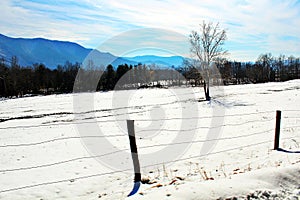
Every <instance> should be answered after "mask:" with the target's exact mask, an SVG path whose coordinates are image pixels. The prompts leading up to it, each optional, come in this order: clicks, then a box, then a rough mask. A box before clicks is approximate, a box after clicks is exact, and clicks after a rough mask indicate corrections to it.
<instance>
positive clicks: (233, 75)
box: [0, 53, 300, 97]
mask: <svg viewBox="0 0 300 200" xmlns="http://www.w3.org/2000/svg"><path fill="white" fill-rule="evenodd" d="M216 66H217V68H218V70H219V72H220V74H221V78H222V80H223V82H224V84H225V85H226V84H245V83H263V82H270V81H287V80H291V79H297V78H300V73H299V68H300V58H296V57H294V56H289V57H286V56H284V55H280V56H279V57H274V56H272V55H271V54H269V53H268V54H262V55H260V56H259V57H258V59H257V61H256V62H235V61H228V60H225V59H220V60H218V61H217V62H216ZM80 67H81V65H80V64H79V63H74V64H73V63H70V62H66V63H65V64H64V65H59V66H57V68H56V69H53V70H51V69H49V68H47V67H46V66H45V65H44V64H34V65H33V66H28V67H23V66H20V65H19V64H18V58H17V57H15V56H14V57H12V58H11V59H10V60H9V61H7V60H5V59H4V58H1V59H0V96H2V97H13V96H23V95H26V94H53V93H70V92H72V91H73V87H74V82H75V79H76V76H77V73H78V72H79V70H82V71H83V73H81V74H83V77H81V78H82V80H84V81H85V84H82V85H83V86H82V87H84V86H86V87H87V88H81V89H82V90H83V91H88V90H92V91H93V90H94V89H96V90H97V91H99V90H101V91H106V90H112V89H131V88H139V87H148V86H149V87H150V86H159V85H160V84H167V85H182V84H188V83H189V84H192V85H195V86H197V85H201V84H203V82H204V81H203V78H202V77H201V74H200V73H199V71H198V70H197V69H196V68H194V67H193V66H185V65H183V67H180V68H174V67H170V68H168V69H166V68H164V69H161V68H159V67H158V66H156V65H150V66H146V65H143V64H141V63H140V64H138V65H135V66H133V65H127V64H124V65H119V66H118V67H117V68H114V67H113V66H112V65H108V66H107V67H96V66H93V64H91V66H89V67H88V69H83V68H80ZM97 74H102V76H101V78H100V80H99V81H98V79H99V77H97ZM93 78H94V79H95V78H96V80H97V81H98V84H97V85H96V86H95V88H89V87H90V85H91V84H89V82H88V81H89V80H93ZM97 78H98V79H97ZM80 80H81V79H80V78H78V79H77V81H80Z"/></svg>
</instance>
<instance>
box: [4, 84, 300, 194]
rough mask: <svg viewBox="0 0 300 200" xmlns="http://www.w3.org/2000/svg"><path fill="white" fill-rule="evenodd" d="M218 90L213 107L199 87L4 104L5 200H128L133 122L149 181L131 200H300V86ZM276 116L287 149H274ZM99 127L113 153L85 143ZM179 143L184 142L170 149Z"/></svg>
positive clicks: (52, 97)
mask: <svg viewBox="0 0 300 200" xmlns="http://www.w3.org/2000/svg"><path fill="white" fill-rule="evenodd" d="M218 89H219V90H214V88H213V90H212V96H213V100H212V101H211V102H210V103H207V102H198V101H196V100H195V99H199V98H201V97H202V98H203V94H202V90H203V89H202V88H200V89H199V88H189V87H187V88H169V89H142V90H130V91H111V92H100V93H83V94H63V95H50V96H36V97H27V98H19V99H3V100H1V101H0V119H4V121H3V122H1V123H0V156H1V160H0V179H1V182H0V199H14V200H15V199H124V198H126V196H127V194H128V193H129V192H130V190H131V189H132V186H133V175H132V173H133V169H132V160H131V156H130V153H129V149H130V147H129V143H128V136H127V129H126V119H133V120H135V129H136V136H137V146H138V151H139V158H140V162H141V171H142V176H143V178H144V179H149V183H151V184H142V185H141V188H140V190H139V192H138V193H137V194H136V195H134V196H132V197H129V198H128V199H218V198H224V199H225V198H229V197H237V198H241V199H243V198H246V197H247V195H249V196H251V195H252V196H253V198H254V197H255V196H259V197H261V198H266V196H268V195H270V196H272V195H273V196H272V197H274V198H275V197H276V198H278V199H283V198H290V199H293V198H294V199H297V198H298V199H299V198H300V195H299V192H300V191H299V190H300V188H299V186H300V181H299V180H300V175H299V174H300V173H299V169H300V134H299V133H300V126H299V122H300V117H299V116H300V109H299V100H300V93H299V89H300V80H293V81H288V82H283V83H266V84H253V85H236V86H224V87H222V88H218ZM77 97H79V98H80V99H86V101H87V102H88V101H92V102H93V105H92V106H90V105H88V106H86V105H85V104H83V105H81V104H79V105H78V104H76V101H74V99H76V98H77ZM91 99H92V100H91ZM74 104H76V105H74ZM276 110H281V111H282V119H281V120H282V121H281V136H280V137H281V140H280V148H282V151H274V150H273V143H274V129H275V116H276ZM219 115H220V116H224V117H218V116H219ZM23 118H24V119H23ZM182 118H184V119H182ZM95 119H96V122H95ZM92 124H96V125H97V128H98V129H99V130H100V131H101V132H102V134H103V135H105V136H107V137H106V138H105V139H106V140H107V141H109V142H110V143H111V144H113V147H110V146H109V147H107V148H104V147H105V145H106V144H104V143H103V141H104V140H101V139H100V138H98V139H97V138H93V137H90V139H80V137H82V136H95V135H97V134H98V133H96V132H93V129H90V126H91V125H92ZM218 126H219V127H218ZM81 128H82V129H81ZM98 129H97V130H98ZM80 130H88V131H86V132H87V133H82V131H80ZM191 130H192V131H191ZM208 133H209V134H208ZM110 135H120V136H118V137H109V136H110ZM181 135H182V137H181ZM177 136H180V137H181V138H180V139H179V143H180V142H183V141H186V144H187V145H186V146H184V144H177V145H174V144H173V145H172V143H176V140H177ZM190 136H191V137H190ZM192 136H193V137H192ZM207 139H210V140H211V142H203V141H205V140H207ZM34 143H35V144H34ZM95 144H96V147H95V148H94V149H92V148H93V145H95ZM98 144H99V145H98ZM155 145H156V146H155ZM205 145H208V146H209V148H206V147H207V146H205ZM149 146H150V147H149ZM153 146H154V147H153ZM166 147H168V148H170V151H168V152H167V153H166V152H165V150H166ZM172 147H174V148H172ZM99 149H100V150H101V152H98V153H97V152H95V151H97V150H99ZM116 150H120V151H119V152H117V151H116ZM121 150H123V151H121ZM114 151H116V152H114ZM110 152H114V154H111V155H107V156H104V157H98V158H91V156H93V155H102V154H105V153H110ZM34 185H35V187H31V186H34Z"/></svg>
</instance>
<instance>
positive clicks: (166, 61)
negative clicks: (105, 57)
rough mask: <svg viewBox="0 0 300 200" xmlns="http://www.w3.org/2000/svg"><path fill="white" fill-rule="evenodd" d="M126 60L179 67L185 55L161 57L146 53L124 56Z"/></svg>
mask: <svg viewBox="0 0 300 200" xmlns="http://www.w3.org/2000/svg"><path fill="white" fill-rule="evenodd" d="M124 58H125V59H126V60H130V61H134V62H137V63H142V64H146V65H151V64H156V65H158V66H160V67H172V66H174V67H179V66H182V63H183V59H184V58H183V57H181V56H170V57H161V56H154V55H144V56H135V57H124Z"/></svg>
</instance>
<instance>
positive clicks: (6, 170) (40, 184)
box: [0, 110, 300, 193]
mask: <svg viewBox="0 0 300 200" xmlns="http://www.w3.org/2000/svg"><path fill="white" fill-rule="evenodd" d="M284 111H287V112H296V111H300V110H284ZM271 112H272V113H273V111H263V112H255V113H243V114H231V115H223V116H202V117H190V118H165V119H152V120H151V121H155V120H156V121H158V120H183V119H205V118H212V117H230V116H232V117H236V116H245V115H253V114H263V113H271ZM138 113H140V111H139V112H138ZM273 119H274V118H271V119H267V120H264V121H259V120H251V121H247V122H243V123H236V124H225V125H220V126H216V127H197V129H200V128H217V127H222V126H239V125H243V124H248V123H252V122H257V121H259V122H268V121H271V120H273ZM119 121H121V120H119ZM122 121H123V120H122ZM135 121H150V120H147V119H138V120H135ZM96 122H108V121H96ZM111 122H116V120H111ZM84 123H87V122H84ZM90 123H94V122H90ZM65 124H66V123H64V125H65ZM53 125H57V124H53ZM68 125H76V124H74V123H69V124H68ZM40 126H41V125H40ZM48 126H49V125H48ZM28 127H29V126H28ZM31 127H32V126H30V128H31ZM299 127H300V126H299V125H296V126H287V127H283V128H282V130H286V129H290V128H299ZM6 128H7V127H6ZM13 128H17V127H13ZM0 129H5V128H0ZM191 130H192V129H191ZM193 130H194V129H193ZM144 131H145V130H144ZM148 131H150V130H148ZM165 131H175V130H172V129H166V130H165ZM180 131H187V130H180ZM271 131H273V129H269V130H265V131H261V132H256V133H251V134H245V135H239V136H233V137H224V138H216V139H211V140H194V141H184V142H179V143H169V144H156V145H149V146H142V147H139V148H140V149H146V148H153V147H160V146H167V145H180V144H185V143H201V142H208V141H222V140H231V139H237V138H242V137H250V136H254V135H259V134H265V133H268V132H271ZM139 132H142V131H139ZM120 136H126V135H125V134H122V135H121V134H120V135H117V134H116V135H103V136H73V137H63V138H55V139H51V140H45V141H41V142H35V143H23V144H10V145H3V146H0V147H2V148H4V147H19V146H32V145H40V144H45V143H49V142H55V141H60V140H67V139H81V138H99V137H120ZM293 138H298V137H287V138H281V140H287V139H293ZM272 141H273V140H267V141H262V142H259V143H253V144H248V145H244V146H239V147H234V148H229V149H225V150H220V151H216V152H210V153H207V154H203V155H195V156H189V157H186V158H179V159H176V160H172V161H166V162H160V163H155V164H150V165H147V166H144V167H153V166H159V165H165V164H169V163H176V162H182V161H186V160H191V159H195V158H201V157H204V156H210V155H215V154H219V153H225V152H229V151H234V150H239V149H243V148H250V147H254V146H258V145H262V144H266V143H268V142H272ZM126 150H128V149H127V148H126V149H121V150H117V151H114V152H110V153H106V154H101V155H94V156H84V157H78V158H73V159H69V160H64V161H59V162H55V163H49V164H43V165H36V166H30V167H21V168H14V169H4V170H0V173H5V172H16V171H22V170H32V169H38V168H43V167H50V166H56V165H60V164H65V163H70V162H74V161H78V160H83V159H91V158H99V157H104V156H108V155H112V154H116V153H119V152H122V151H126ZM129 170H132V169H123V170H117V171H112V172H105V173H97V174H92V175H86V176H80V177H75V178H68V179H62V180H57V181H49V182H44V183H37V184H31V185H25V186H21V187H15V188H9V189H4V190H0V193H5V192H12V191H17V190H22V189H28V188H34V187H38V186H45V185H52V184H57V183H63V182H69V181H70V180H81V179H88V178H92V177H99V176H104V175H111V174H116V173H121V172H124V171H129Z"/></svg>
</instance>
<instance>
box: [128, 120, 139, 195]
mask: <svg viewBox="0 0 300 200" xmlns="http://www.w3.org/2000/svg"><path fill="white" fill-rule="evenodd" d="M127 129H128V136H129V143H130V150H131V157H132V161H133V169H134V187H133V189H132V191H131V192H130V193H129V195H128V196H132V195H134V194H135V193H136V192H137V191H138V190H139V187H140V184H141V170H140V161H139V156H138V152H137V146H136V140H135V131H134V120H127Z"/></svg>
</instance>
